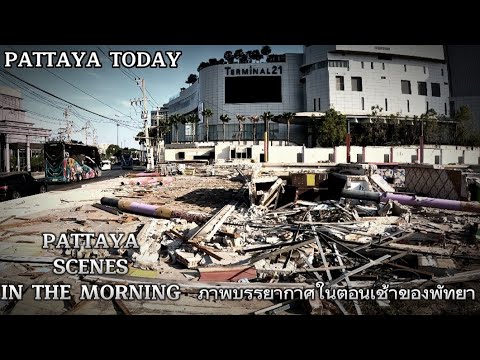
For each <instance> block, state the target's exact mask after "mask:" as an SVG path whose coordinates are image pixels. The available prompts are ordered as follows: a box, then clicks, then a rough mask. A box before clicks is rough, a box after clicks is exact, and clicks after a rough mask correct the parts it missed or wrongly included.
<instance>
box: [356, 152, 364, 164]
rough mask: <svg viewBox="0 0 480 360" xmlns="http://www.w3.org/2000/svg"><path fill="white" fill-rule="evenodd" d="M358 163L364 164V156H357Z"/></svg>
mask: <svg viewBox="0 0 480 360" xmlns="http://www.w3.org/2000/svg"><path fill="white" fill-rule="evenodd" d="M357 163H363V155H362V154H357Z"/></svg>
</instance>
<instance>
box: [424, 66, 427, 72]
mask: <svg viewBox="0 0 480 360" xmlns="http://www.w3.org/2000/svg"><path fill="white" fill-rule="evenodd" d="M423 73H424V74H426V73H427V67H426V66H424V67H423Z"/></svg>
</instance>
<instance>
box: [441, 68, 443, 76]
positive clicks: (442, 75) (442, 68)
mask: <svg viewBox="0 0 480 360" xmlns="http://www.w3.org/2000/svg"><path fill="white" fill-rule="evenodd" d="M441 71H442V76H443V68H442V69H441Z"/></svg>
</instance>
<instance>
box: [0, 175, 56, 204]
mask: <svg viewBox="0 0 480 360" xmlns="http://www.w3.org/2000/svg"><path fill="white" fill-rule="evenodd" d="M46 191H47V182H46V180H44V179H38V180H37V179H35V178H34V177H33V176H32V175H30V174H29V173H28V172H24V171H22V172H11V173H0V200H9V199H18V198H20V197H22V196H28V195H34V194H41V193H44V192H46Z"/></svg>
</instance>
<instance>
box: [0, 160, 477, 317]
mask: <svg viewBox="0 0 480 360" xmlns="http://www.w3.org/2000/svg"><path fill="white" fill-rule="evenodd" d="M160 170H161V171H160ZM412 179H413V180H412ZM421 179H422V180H421ZM438 179H441V180H442V181H441V182H440V181H437V180H438ZM478 179H479V174H478V170H476V169H472V168H466V167H463V168H454V167H451V168H442V169H436V168H433V167H427V166H421V165H418V166H412V165H409V166H405V167H401V166H400V165H397V166H396V167H395V168H394V169H390V168H385V167H384V168H382V167H381V166H376V165H368V164H338V165H336V166H328V167H327V166H325V167H322V166H320V165H318V166H311V167H304V168H301V167H298V166H291V167H289V166H284V165H282V166H272V165H269V166H262V165H261V164H255V163H252V164H248V163H243V164H234V163H233V164H227V163H224V164H217V165H203V164H187V165H186V166H185V164H174V165H169V166H168V168H167V167H163V169H159V170H157V172H155V173H135V172H132V173H131V174H129V175H128V176H126V177H119V178H116V179H113V180H107V181H102V182H98V183H94V184H86V185H84V186H83V187H82V189H77V190H70V191H66V192H51V193H48V194H41V195H35V196H32V197H30V198H25V199H18V200H13V201H11V202H9V203H8V205H7V203H5V210H4V213H6V215H5V216H4V215H3V214H2V218H1V219H0V234H1V235H0V237H1V241H0V277H1V281H2V283H12V284H25V285H30V284H35V283H68V284H71V285H72V293H73V294H74V297H73V300H72V301H69V302H67V301H49V302H44V303H40V302H35V301H33V295H32V294H31V291H29V290H27V292H26V293H25V297H24V299H22V300H21V301H18V302H9V301H3V302H0V308H1V311H2V312H3V313H8V314H23V313H30V314H31V313H33V314H127V315H128V314H257V315H260V314H345V315H348V314H350V315H353V314H358V315H361V314H445V313H449V314H474V313H479V312H480V306H479V302H478V297H479V296H480V293H479V290H480V286H479V282H478V280H479V279H480V252H479V247H478V244H479V240H480V231H479V227H478V224H479V222H480V204H479V203H478V201H474V200H475V199H476V198H477V197H478V181H479V180H478ZM429 182H432V184H434V185H432V186H428V183H429ZM442 196H443V198H442ZM22 208H23V209H22ZM46 231H48V232H51V233H54V234H59V233H62V232H91V233H95V234H96V236H99V234H102V233H109V232H122V233H125V234H128V233H135V234H136V239H137V241H138V243H139V245H140V248H139V249H138V250H132V249H129V248H120V249H118V250H112V249H108V248H107V249H87V248H85V249H83V248H82V249H80V250H70V249H55V248H50V249H48V250H47V249H42V248H41V236H40V234H42V233H43V232H46ZM58 257H64V258H66V259H69V258H75V259H88V258H98V259H103V258H125V259H127V260H128V273H127V274H126V275H97V274H90V275H81V276H74V275H68V274H64V275H54V274H53V273H52V271H51V270H52V263H53V261H54V259H56V258H58ZM82 283H89V284H116V283H117V284H151V283H156V284H159V283H165V284H172V283H175V284H178V286H179V287H180V291H181V293H182V297H181V298H180V299H179V300H177V301H173V300H164V301H148V300H143V301H142V300H118V299H116V300H112V301H111V302H109V301H104V300H102V301H89V300H81V301H77V300H75V299H78V287H79V285H80V284H82ZM294 289H295V290H294Z"/></svg>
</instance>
